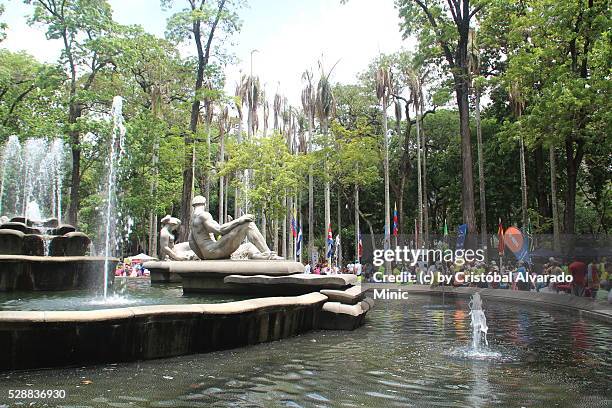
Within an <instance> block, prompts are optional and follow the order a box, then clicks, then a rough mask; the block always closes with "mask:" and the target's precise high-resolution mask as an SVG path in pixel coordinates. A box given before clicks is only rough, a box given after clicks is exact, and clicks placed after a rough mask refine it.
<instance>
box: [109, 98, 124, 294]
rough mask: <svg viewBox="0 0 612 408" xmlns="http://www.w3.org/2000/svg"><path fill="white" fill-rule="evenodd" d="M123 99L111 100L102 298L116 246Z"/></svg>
mask: <svg viewBox="0 0 612 408" xmlns="http://www.w3.org/2000/svg"><path fill="white" fill-rule="evenodd" d="M122 111H123V99H122V98H121V96H115V97H114V98H113V105H112V108H111V115H112V117H113V130H112V133H111V144H110V153H109V157H108V167H107V168H108V176H107V180H106V191H105V196H106V208H105V227H106V229H105V234H104V258H105V261H104V297H106V296H107V291H108V267H109V258H110V256H111V255H112V254H111V251H112V249H113V248H115V247H116V245H117V239H116V234H111V231H116V226H117V218H118V216H119V214H117V207H118V206H117V191H116V185H117V178H118V177H117V174H118V169H119V165H120V163H121V158H122V157H123V156H124V154H125V150H124V144H125V143H124V142H125V125H124V124H123V112H122Z"/></svg>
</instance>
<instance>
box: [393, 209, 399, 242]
mask: <svg viewBox="0 0 612 408" xmlns="http://www.w3.org/2000/svg"><path fill="white" fill-rule="evenodd" d="M398 228H399V222H398V220H397V203H395V206H394V207H393V236H394V237H397V231H398Z"/></svg>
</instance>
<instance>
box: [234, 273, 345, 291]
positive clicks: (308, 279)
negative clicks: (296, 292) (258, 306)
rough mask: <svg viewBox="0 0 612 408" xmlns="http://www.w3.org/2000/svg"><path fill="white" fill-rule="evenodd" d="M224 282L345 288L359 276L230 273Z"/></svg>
mask: <svg viewBox="0 0 612 408" xmlns="http://www.w3.org/2000/svg"><path fill="white" fill-rule="evenodd" d="M224 282H225V283H237V284H243V285H300V286H314V287H321V288H344V287H347V286H350V285H354V284H356V283H357V276H355V275H351V274H342V275H341V274H338V275H313V274H304V273H300V274H295V275H288V276H268V275H255V276H241V275H230V276H228V277H226V278H225V279H224Z"/></svg>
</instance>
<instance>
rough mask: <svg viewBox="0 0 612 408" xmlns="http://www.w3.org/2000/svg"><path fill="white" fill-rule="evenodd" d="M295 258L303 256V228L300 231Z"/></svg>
mask: <svg viewBox="0 0 612 408" xmlns="http://www.w3.org/2000/svg"><path fill="white" fill-rule="evenodd" d="M295 256H297V257H300V256H302V228H301V226H300V229H299V231H298V236H297V241H296V242H295Z"/></svg>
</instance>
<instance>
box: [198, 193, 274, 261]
mask: <svg viewBox="0 0 612 408" xmlns="http://www.w3.org/2000/svg"><path fill="white" fill-rule="evenodd" d="M191 205H192V206H193V213H192V215H191V232H190V233H189V246H190V247H191V249H192V250H193V252H195V254H196V255H197V256H198V257H199V258H200V259H229V258H231V257H232V254H234V253H237V254H236V255H237V256H238V257H239V258H247V259H268V260H270V259H274V260H277V259H283V258H281V257H279V256H277V255H276V253H275V252H274V251H271V250H270V248H268V245H267V244H266V241H265V239H264V237H263V235H261V232H260V231H259V229H258V228H257V226H256V225H255V223H254V222H253V220H254V217H253V215H251V214H245V215H243V216H241V217H238V218H236V219H235V220H231V221H229V222H226V223H225V224H222V225H220V224H219V223H218V222H217V221H215V220H214V219H213V217H212V215H211V214H210V213H209V212H208V211H206V198H204V197H202V196H195V197H194V198H193V200H192V202H191ZM216 237H218V238H216ZM245 238H246V239H248V241H249V242H248V243H246V244H243V241H244V240H245ZM233 258H236V256H234V257H233Z"/></svg>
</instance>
